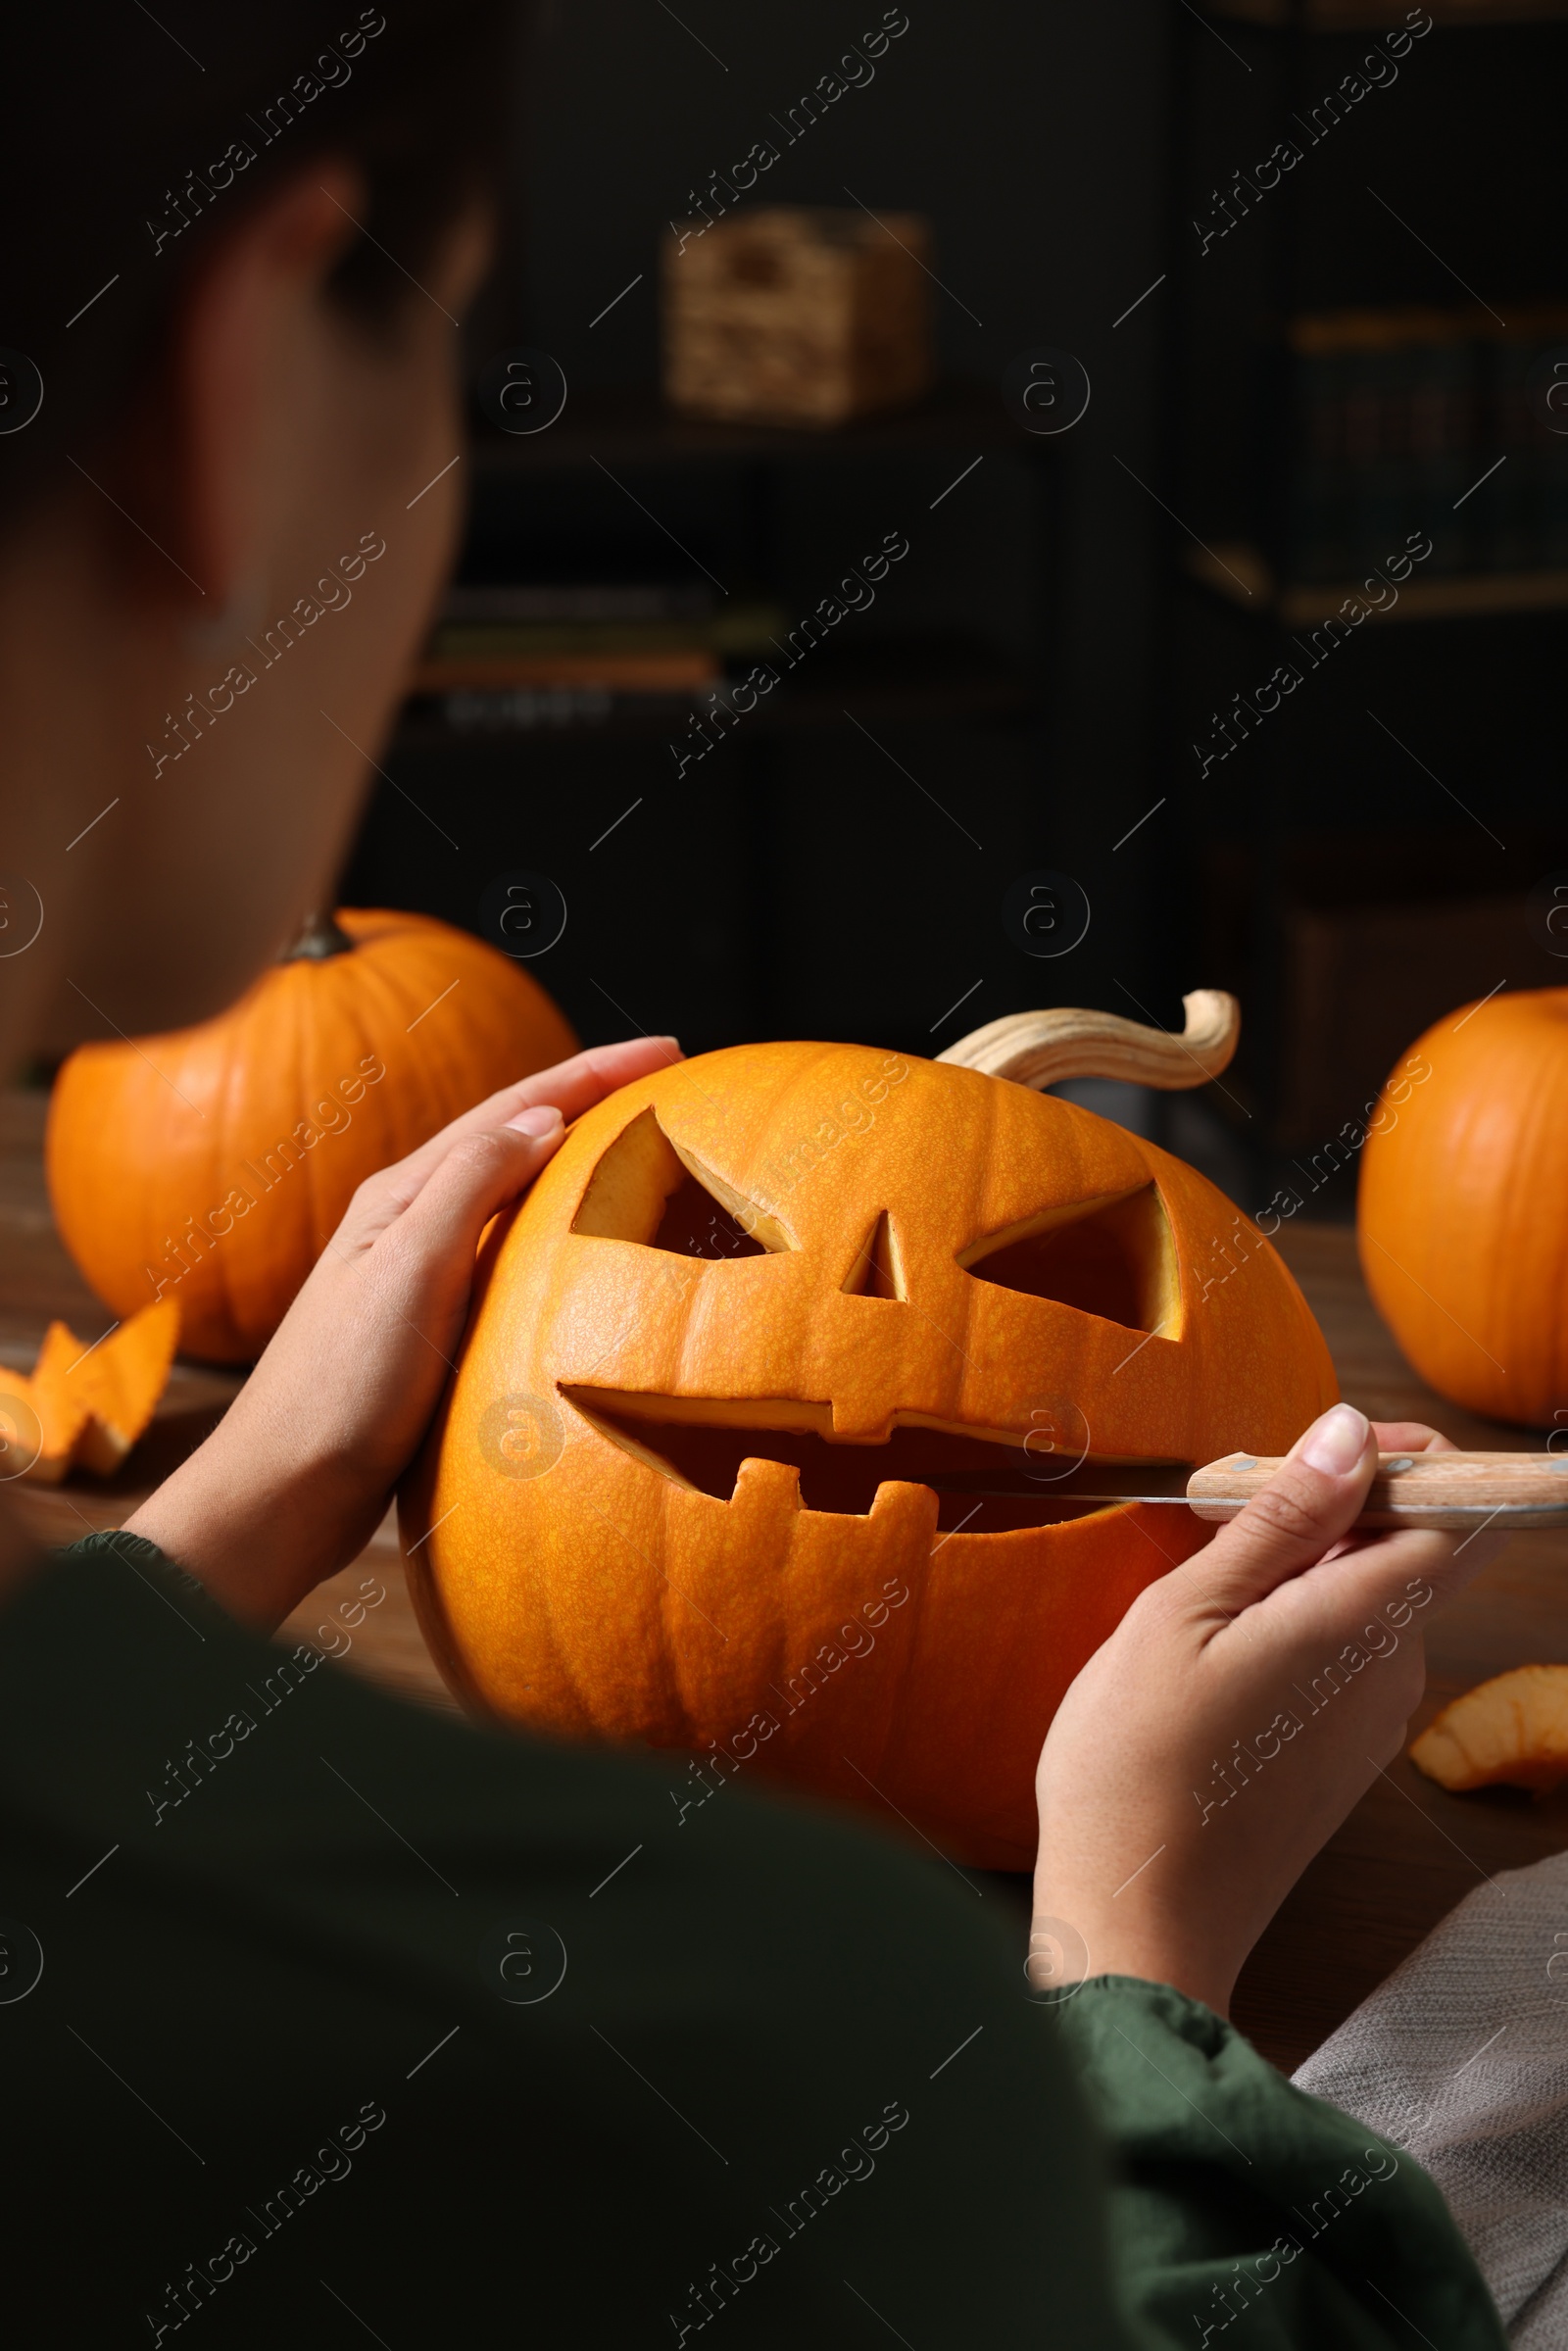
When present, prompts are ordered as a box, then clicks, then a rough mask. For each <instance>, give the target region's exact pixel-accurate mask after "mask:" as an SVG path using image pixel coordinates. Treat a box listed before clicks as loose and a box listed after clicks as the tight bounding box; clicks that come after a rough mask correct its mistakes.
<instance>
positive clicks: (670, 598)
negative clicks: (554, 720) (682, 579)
mask: <svg viewBox="0 0 1568 2351" xmlns="http://www.w3.org/2000/svg"><path fill="white" fill-rule="evenodd" d="M788 627H789V621H788V618H787V616H786V614H785V613H784V612H783V610H782V609H781V608H780V607H778V606H775V605H772V604H767V603H762V602H760V601H757V600H748V599H745V598H736V599H733V600H727V601H726V602H725V603H723V604H718V603H717V602H716V601H715V600H714V599H713V598H712V597H711V595H710V594H709V593H708V592H707V591H706V590H704V591H703V593H702V595H701V596H697V595H694V594H693V593H692V592H690V591H688V590H684V589H682V590H678V591H676V592H674V593H673V594H671V593H670V592H669V591H666V590H664V589H662V588H653V589H650V588H647V587H643V586H636V585H634V586H630V587H628V586H626V585H624V584H622V583H618V582H615V583H609V584H606V585H587V586H574V587H569V588H565V589H562V588H558V587H532V586H522V587H515V588H470V587H462V588H457V589H454V590H453V591H452V592H451V593H450V594H449V596H448V598H447V602H446V606H445V609H444V611H443V612H442V614H441V617H440V618H439V620H438V621H437V623H436V627H435V629H434V632H433V634H432V635H431V638H430V641H429V643H428V644H427V645H426V647H425V649H424V653H423V655H422V657H421V659H420V661H419V662H418V664H417V667H416V669H415V672H414V676H413V678H412V680H411V685H410V691H411V692H413V693H415V694H441V693H450V692H456V691H481V690H485V689H505V688H512V687H551V686H571V687H585V686H586V687H594V686H598V687H604V688H606V689H608V690H610V691H613V692H621V693H637V694H659V693H665V694H679V693H685V692H688V691H691V690H694V689H697V688H701V687H704V686H711V685H714V684H716V683H717V682H718V681H719V679H721V678H722V677H723V675H724V670H725V664H726V663H727V662H730V661H754V660H759V659H765V658H766V656H767V653H768V650H769V647H770V646H771V645H772V643H773V642H774V640H775V639H778V638H780V637H781V636H782V635H783V634H784V633H785V632H786V631H787V629H788Z"/></svg>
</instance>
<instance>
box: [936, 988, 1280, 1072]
mask: <svg viewBox="0 0 1568 2351" xmlns="http://www.w3.org/2000/svg"><path fill="white" fill-rule="evenodd" d="M1182 1003H1183V1004H1184V1006H1185V1007H1186V1011H1187V1026H1186V1028H1185V1029H1184V1030H1183V1031H1182V1033H1181V1035H1180V1036H1179V1037H1175V1036H1172V1035H1170V1034H1169V1033H1168V1031H1166V1030H1164V1029H1151V1028H1146V1027H1145V1026H1144V1024H1143V1022H1142V1021H1138V1020H1124V1019H1123V1018H1122V1016H1121V1014H1120V1013H1119V1012H1085V1011H1080V1010H1079V1009H1078V1008H1077V1007H1076V1006H1074V1005H1070V1004H1061V1005H1058V1006H1057V1007H1056V1008H1055V1009H1054V1010H1053V1011H1049V1012H1009V1013H1007V1014H1006V1015H1005V1017H1004V1018H1003V1019H1001V1020H991V1021H988V1022H987V1023H986V1025H985V1027H984V1028H982V1029H971V1030H970V1032H969V1034H968V1036H967V1037H960V1038H959V1039H958V1042H957V1044H956V1045H950V1046H949V1047H948V1050H947V1052H946V1053H938V1055H937V1059H938V1060H939V1061H956V1063H957V1064H958V1066H959V1067H960V1068H962V1069H979V1070H983V1071H984V1072H985V1074H986V1075H987V1076H988V1077H994V1078H1011V1079H1013V1080H1014V1081H1015V1083H1016V1084H1018V1085H1020V1086H1034V1087H1036V1088H1039V1087H1043V1086H1054V1085H1055V1084H1056V1083H1057V1081H1058V1080H1059V1079H1061V1078H1126V1079H1129V1080H1130V1081H1131V1082H1132V1083H1133V1084H1134V1085H1139V1086H1161V1087H1164V1088H1165V1089H1166V1090H1167V1091H1174V1090H1175V1089H1177V1088H1180V1087H1184V1086H1201V1085H1202V1084H1203V1083H1204V1081H1205V1080H1206V1079H1208V1078H1212V1077H1217V1076H1218V1074H1219V1072H1220V1071H1221V1070H1222V1069H1223V1068H1224V1067H1225V1065H1226V1063H1227V1062H1228V1061H1229V1059H1230V1057H1231V1055H1232V1054H1233V1053H1235V1051H1236V1042H1237V1039H1238V1038H1239V1037H1240V1035H1241V1033H1242V1008H1241V1005H1240V1004H1238V1003H1237V1001H1236V999H1235V997H1234V996H1227V994H1226V993H1225V991H1224V989H1223V988H1195V989H1194V990H1193V992H1192V994H1191V995H1190V996H1184V997H1183V998H1182Z"/></svg>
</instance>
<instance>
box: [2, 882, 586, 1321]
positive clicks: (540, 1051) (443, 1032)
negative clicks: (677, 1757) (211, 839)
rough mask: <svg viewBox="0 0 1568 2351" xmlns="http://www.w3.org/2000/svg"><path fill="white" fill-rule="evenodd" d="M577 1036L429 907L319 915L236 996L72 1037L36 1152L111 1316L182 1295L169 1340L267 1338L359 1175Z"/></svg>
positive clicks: (77, 1254)
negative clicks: (128, 1030)
mask: <svg viewBox="0 0 1568 2351" xmlns="http://www.w3.org/2000/svg"><path fill="white" fill-rule="evenodd" d="M575 1046H576V1040H575V1038H574V1037H573V1035H572V1033H571V1030H570V1029H569V1028H568V1026H567V1025H566V1022H565V1020H564V1018H563V1017H562V1015H561V1013H560V1012H559V1011H558V1010H557V1009H556V1007H555V1005H554V1004H552V1003H551V1001H550V999H549V997H548V996H546V994H545V993H544V990H543V989H542V988H540V987H539V986H538V984H537V982H535V981H534V980H533V979H531V978H530V977H529V976H528V975H527V973H525V972H523V971H519V970H518V968H517V966H516V965H515V963H514V962H512V961H510V960H509V959H508V957H507V956H505V955H498V954H497V953H496V951H495V949H494V948H490V947H486V946H485V945H484V944H483V942H482V941H480V940H478V939H475V938H472V937H470V935H469V934H468V933H467V932H466V931H460V930H454V929H453V928H452V927H451V926H450V925H449V924H447V923H444V922H434V921H432V920H430V919H429V917H428V916H426V915H422V914H404V913H389V912H383V911H370V910H367V909H361V908H354V907H344V908H342V909H341V910H340V911H339V912H338V914H337V915H336V916H335V917H334V918H333V919H332V920H331V921H329V922H326V921H322V920H320V919H315V920H313V921H312V923H311V924H309V925H308V926H307V928H306V931H305V933H304V935H303V936H302V938H301V940H300V941H299V943H298V944H297V945H296V946H295V947H294V949H292V950H291V951H290V953H289V954H288V955H286V956H284V957H283V958H282V959H281V960H280V961H279V962H277V963H275V964H274V965H273V966H272V967H271V969H270V970H269V971H267V972H264V973H263V975H262V977H261V978H260V979H259V980H258V981H257V982H256V983H255V985H254V987H252V988H251V989H250V990H249V991H248V993H247V994H246V995H245V996H244V997H242V998H241V1000H240V1002H239V1003H238V1004H235V1005H234V1006H233V1007H232V1009H231V1010H229V1011H227V1012H224V1013H222V1014H221V1015H220V1016H219V1018H217V1019H216V1020H208V1021H203V1022H202V1023H201V1025H200V1026H199V1027H197V1028H190V1029H179V1030H175V1031H173V1032H172V1033H171V1034H169V1035H166V1036H159V1037H141V1038H137V1039H135V1040H133V1041H131V1040H127V1041H125V1042H119V1043H114V1044H104V1045H84V1046H82V1047H80V1048H79V1049H78V1050H77V1051H76V1052H75V1053H73V1054H72V1055H71V1058H70V1059H69V1060H68V1061H67V1062H66V1064H65V1066H64V1067H63V1068H62V1070H61V1071H60V1074H59V1076H58V1078H57V1079H56V1081H55V1088H54V1096H53V1099H52V1101H51V1102H50V1107H49V1126H48V1137H47V1145H46V1157H47V1165H48V1174H49V1192H50V1198H51V1200H52V1202H53V1205H54V1213H55V1221H56V1223H57V1224H58V1226H59V1228H60V1231H61V1234H62V1236H63V1238H64V1240H65V1243H66V1246H67V1248H68V1249H70V1250H71V1253H72V1255H73V1257H74V1258H75V1260H76V1263H77V1265H78V1266H79V1267H80V1268H81V1271H82V1273H83V1274H84V1275H85V1277H86V1279H87V1280H88V1281H89V1282H90V1283H91V1284H92V1287H93V1288H94V1290H96V1291H97V1293H98V1295H99V1297H100V1298H103V1299H104V1301H105V1302H106V1304H108V1305H110V1306H112V1307H113V1308H114V1310H115V1311H116V1313H118V1314H122V1315H126V1314H130V1313H133V1312H134V1311H135V1309H136V1308H137V1307H138V1306H145V1305H147V1304H148V1303H149V1302H150V1300H152V1299H153V1298H165V1297H173V1298H177V1299H178V1301H179V1307H180V1330H181V1336H180V1346H181V1349H182V1351H183V1352H185V1353H187V1354H191V1355H199V1356H205V1357H206V1358H208V1359H209V1360H210V1361H213V1362H218V1363H236V1362H247V1361H249V1360H250V1359H251V1358H252V1357H254V1356H255V1355H258V1354H259V1353H260V1352H261V1350H262V1348H263V1347H265V1346H266V1345H267V1342H268V1340H269V1339H270V1337H271V1335H272V1333H273V1331H274V1330H275V1329H276V1328H277V1325H278V1323H279V1322H280V1321H281V1320H282V1317H283V1315H284V1313H285V1312H286V1311H287V1308H288V1305H289V1302H290V1300H291V1299H292V1298H293V1297H294V1294H295V1292H296V1291H297V1290H298V1289H299V1286H300V1284H301V1283H302V1282H303V1281H304V1279H305V1277H306V1275H307V1274H308V1273H309V1272H310V1270H311V1267H312V1266H313V1265H314V1264H315V1262H316V1259H317V1258H318V1257H319V1254H320V1252H321V1250H322V1249H324V1248H325V1246H326V1243H327V1240H328V1238H329V1237H330V1235H331V1234H332V1232H333V1231H334V1230H335V1228H336V1226H337V1224H338V1221H339V1219H340V1218H341V1216H342V1214H343V1211H344V1210H345V1208H346V1207H347V1206H348V1203H349V1200H350V1198H351V1197H352V1195H353V1193H354V1190H355V1188H356V1186H357V1185H359V1184H361V1183H362V1182H363V1181H364V1179H365V1178H366V1177H367V1176H368V1175H373V1174H374V1172H375V1171H376V1169H377V1168H380V1167H385V1166H386V1165H387V1164H388V1163H389V1162H390V1161H392V1160H394V1159H398V1158H401V1157H402V1156H403V1154H404V1153H405V1152H406V1151H413V1150H415V1149H416V1148H417V1146H418V1145H419V1144H421V1143H423V1142H425V1141H427V1140H428V1138H429V1137H430V1136H431V1135H433V1134H434V1133H435V1132H436V1130H437V1129H438V1128H439V1127H441V1126H444V1125H445V1124H446V1122H447V1120H448V1119H450V1118H455V1117H457V1116H458V1114H459V1113H460V1112H461V1111H463V1110H466V1109H468V1108H470V1107H471V1105H472V1104H473V1103H474V1102H478V1101H479V1100H481V1099H482V1097H483V1096H485V1095H487V1094H493V1093H494V1092H495V1091H496V1089H497V1088H498V1087H500V1086H504V1085H507V1084H509V1083H510V1082H511V1081H512V1080H513V1079H515V1078H520V1077H526V1076H527V1075H528V1074H529V1073H530V1072H531V1071H533V1070H535V1069H541V1068H545V1067H548V1065H549V1064H550V1063H551V1062H552V1061H557V1060H560V1059H561V1058H562V1056H563V1055H564V1054H566V1053H571V1052H573V1051H574V1050H575Z"/></svg>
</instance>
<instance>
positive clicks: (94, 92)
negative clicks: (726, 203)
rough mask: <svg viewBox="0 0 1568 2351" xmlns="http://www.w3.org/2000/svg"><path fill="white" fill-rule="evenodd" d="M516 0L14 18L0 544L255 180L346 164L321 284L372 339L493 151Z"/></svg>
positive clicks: (137, 374) (139, 391) (237, 2)
mask: <svg viewBox="0 0 1568 2351" xmlns="http://www.w3.org/2000/svg"><path fill="white" fill-rule="evenodd" d="M518 15H519V11H518V9H517V7H516V6H515V4H513V0H386V5H385V7H384V8H382V7H372V8H361V7H360V6H359V5H358V0H342V4H341V5H334V6H325V5H322V0H219V5H218V6H216V7H215V6H208V7H196V6H194V5H191V4H190V0H157V13H156V15H155V14H154V13H153V11H152V9H150V8H144V7H142V6H141V5H140V0H99V4H98V5H89V6H87V7H85V8H77V7H73V8H66V7H64V6H62V5H61V0H52V4H51V5H47V6H45V7H43V8H39V9H36V10H34V9H30V8H29V9H27V10H26V11H25V13H24V12H22V11H20V10H19V12H18V21H17V23H16V24H15V25H14V27H13V28H12V29H10V30H9V31H8V33H7V36H6V42H5V51H6V71H5V82H6V90H5V96H4V99H3V100H0V219H3V220H4V221H5V224H6V229H5V241H6V249H5V259H4V262H3V264H0V427H3V426H4V425H5V424H6V423H7V422H8V421H9V416H20V415H22V414H23V413H24V411H25V408H28V407H30V406H31V405H32V397H33V395H34V394H35V391H36V378H35V377H33V376H32V375H30V374H29V373H28V371H27V369H26V368H25V367H18V366H17V365H15V364H14V356H13V355H16V354H21V355H22V358H23V360H25V361H27V362H31V364H32V367H35V368H36V369H37V370H38V372H39V373H40V374H41V376H42V382H43V398H42V404H41V406H40V407H39V408H38V410H37V413H36V415H34V416H32V417H31V420H30V421H29V422H27V423H26V424H25V426H24V427H23V428H22V429H20V430H3V429H0V531H4V530H6V529H8V528H9V527H10V526H11V524H12V523H13V521H14V520H15V518H16V516H17V514H19V512H20V511H21V510H22V508H23V507H24V506H25V505H26V504H28V503H30V501H31V500H32V499H33V498H35V497H37V496H38V495H40V494H41V493H43V492H45V491H46V490H47V489H48V488H50V487H51V486H52V485H53V484H55V483H56V482H58V481H60V480H61V479H62V478H64V476H65V473H66V467H67V461H68V458H70V457H73V456H79V457H83V458H84V457H86V456H87V453H88V451H89V449H90V447H91V445H92V443H93V442H94V441H95V440H96V439H97V438H98V437H99V436H100V435H101V434H102V433H103V432H104V431H105V430H107V429H108V428H110V427H111V426H112V425H113V424H114V423H115V421H116V420H117V418H119V417H121V416H123V415H124V414H125V412H126V411H127V410H128V409H129V408H130V407H131V406H132V405H133V404H134V403H135V402H136V401H137V400H138V398H140V397H141V396H142V395H143V393H144V390H145V387H146V384H147V381H148V379H149V377H150V376H151V374H152V373H153V371H154V370H155V368H156V366H157V362H158V357H159V353H160V349H161V346H162V343H163V341H164V338H165V336H166V334H167V330H168V325H169V320H170V317H171V314H172V310H173V308H174V305H175V302H176V300H177V297H178V293H179V289H180V284H181V280H182V279H183V278H184V277H185V275H186V273H187V271H188V269H189V268H190V265H191V263H192V261H193V260H194V259H195V258H196V257H197V256H198V255H199V254H200V253H201V252H202V251H203V249H204V248H205V247H206V246H207V245H208V244H209V243H210V241H211V240H212V238H214V237H215V236H218V235H221V234H222V233H223V232H224V231H225V229H227V228H229V227H230V226H232V224H233V223H234V221H235V220H237V219H238V217H239V216H240V214H241V212H242V211H243V210H244V209H245V208H246V207H247V206H248V205H249V204H251V203H252V202H254V200H255V198H256V197H257V195H258V194H259V193H260V192H261V191H262V190H263V189H265V188H267V187H269V186H270V185H273V184H275V183H276V182H277V181H278V180H280V179H281V178H283V177H284V176H286V175H289V174H292V173H294V172H297V171H300V170H301V169H302V168H303V167H305V166H306V165H308V164H309V163H310V162H311V161H312V159H313V158H317V159H319V158H322V157H325V156H326V155H329V154H330V155H340V156H343V157H346V158H347V159H349V160H350V161H352V162H354V163H355V164H357V165H358V166H359V168H360V170H361V171H362V172H363V174H364V178H365V183H366V187H367V191H368V193H367V198H366V205H365V209H364V210H363V211H360V210H359V208H356V218H357V219H358V220H359V221H360V224H361V226H360V230H359V233H358V234H357V235H356V236H355V239H354V242H353V244H352V245H351V246H350V248H349V250H348V251H347V253H346V254H345V256H344V258H343V259H342V261H341V262H340V263H339V265H338V268H337V269H336V271H335V273H334V278H333V281H332V283H333V292H334V293H335V294H336V295H337V296H338V297H339V299H340V300H341V301H342V303H343V304H344V306H345V307H346V309H347V310H349V311H350V312H351V313H352V314H353V315H354V316H355V317H356V318H359V319H360V320H362V321H363V322H364V324H365V325H366V326H367V328H368V329H369V330H371V331H373V330H374V329H375V328H376V327H377V326H378V325H381V324H383V323H384V322H385V321H387V320H388V319H389V318H391V316H392V314H393V313H394V311H395V310H396V308H397V307H398V306H399V305H400V304H401V303H402V302H403V301H404V300H405V299H408V298H410V297H413V298H415V299H417V295H416V294H415V288H414V283H413V282H411V281H417V280H418V279H419V278H420V277H422V276H423V274H424V270H425V268H426V267H427V265H428V263H429V259H430V256H431V254H432V252H433V251H434V250H435V249H436V248H437V247H438V246H439V244H440V241H441V238H442V236H443V234H444V232H445V231H446V230H447V229H448V228H449V227H450V225H451V223H452V221H453V220H454V219H455V217H456V215H457V214H458V212H459V211H460V210H461V209H462V207H463V205H464V203H465V201H466V199H468V198H469V197H471V196H472V195H474V194H477V193H479V192H480V191H481V190H485V189H488V188H492V187H493V186H494V185H495V183H496V181H497V180H498V178H499V176H500V172H501V168H502V163H503V158H504V155H505V149H506V136H507V129H508V115H509V106H510V101H511V99H512V97H513V94H514V90H515V74H514V72H513V62H514V54H515V34H516V30H517V20H518ZM8 412H9V416H8Z"/></svg>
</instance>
